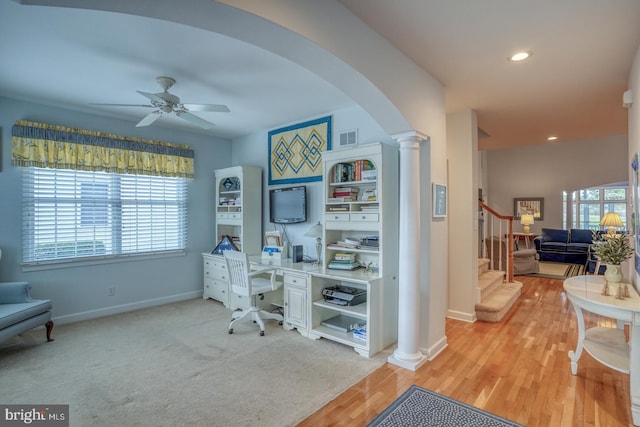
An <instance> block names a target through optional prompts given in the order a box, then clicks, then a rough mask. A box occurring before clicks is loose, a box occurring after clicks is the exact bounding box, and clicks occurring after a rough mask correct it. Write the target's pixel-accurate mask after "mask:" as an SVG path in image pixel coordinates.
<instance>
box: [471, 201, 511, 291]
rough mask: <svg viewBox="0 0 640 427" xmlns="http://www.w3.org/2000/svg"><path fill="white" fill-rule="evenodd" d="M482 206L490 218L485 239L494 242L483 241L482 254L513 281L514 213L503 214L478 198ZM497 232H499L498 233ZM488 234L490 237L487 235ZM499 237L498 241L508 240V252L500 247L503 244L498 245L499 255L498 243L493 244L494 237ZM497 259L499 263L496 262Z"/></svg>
mask: <svg viewBox="0 0 640 427" xmlns="http://www.w3.org/2000/svg"><path fill="white" fill-rule="evenodd" d="M478 203H479V204H480V207H481V208H482V211H483V212H486V213H487V214H488V215H483V216H485V218H486V217H488V220H487V219H485V224H484V226H485V230H484V231H485V232H486V236H485V238H484V240H485V241H486V240H487V239H491V240H492V244H491V245H489V248H487V245H486V243H485V242H482V243H483V244H482V254H483V257H484V258H488V259H489V260H490V265H491V269H492V270H503V266H504V271H505V272H506V275H507V277H506V279H507V282H509V283H510V282H513V215H502V214H499V213H498V212H496V211H495V210H493V209H491V208H490V207H489V206H488V205H487V204H485V203H484V202H483V201H482V200H478ZM496 232H497V234H496ZM487 236H488V237H487ZM494 238H497V239H498V241H500V242H501V241H502V239H505V240H506V242H505V243H506V247H507V252H506V254H504V253H503V251H502V250H501V249H500V248H502V245H501V244H499V245H497V246H498V254H497V257H496V256H495V255H496V254H495V253H494V251H495V248H496V245H495V244H493V239H494ZM496 259H497V265H495V264H496Z"/></svg>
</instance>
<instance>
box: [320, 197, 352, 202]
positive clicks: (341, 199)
mask: <svg viewBox="0 0 640 427" xmlns="http://www.w3.org/2000/svg"><path fill="white" fill-rule="evenodd" d="M355 200H356V199H355V198H353V197H329V198H328V199H327V203H339V202H355Z"/></svg>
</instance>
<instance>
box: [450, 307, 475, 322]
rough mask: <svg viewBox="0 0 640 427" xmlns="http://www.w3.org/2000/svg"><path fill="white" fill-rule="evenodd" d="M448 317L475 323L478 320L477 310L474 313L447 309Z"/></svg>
mask: <svg viewBox="0 0 640 427" xmlns="http://www.w3.org/2000/svg"><path fill="white" fill-rule="evenodd" d="M447 317H448V318H449V319H456V320H462V321H463V322H469V323H473V322H475V321H476V320H478V318H477V317H476V312H475V311H474V312H473V313H464V312H462V311H454V310H447Z"/></svg>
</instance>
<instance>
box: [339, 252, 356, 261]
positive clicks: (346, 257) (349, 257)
mask: <svg viewBox="0 0 640 427" xmlns="http://www.w3.org/2000/svg"><path fill="white" fill-rule="evenodd" d="M333 259H334V260H336V261H354V260H355V259H356V254H354V253H349V252H340V253H337V254H335V255H334V256H333Z"/></svg>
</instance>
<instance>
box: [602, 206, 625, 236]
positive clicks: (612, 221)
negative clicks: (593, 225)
mask: <svg viewBox="0 0 640 427" xmlns="http://www.w3.org/2000/svg"><path fill="white" fill-rule="evenodd" d="M600 225H604V226H608V227H609V228H607V234H606V236H605V237H606V238H611V237H616V227H624V224H623V223H622V220H621V219H620V215H619V214H618V213H617V212H607V213H606V214H604V216H603V217H602V219H601V220H600Z"/></svg>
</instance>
